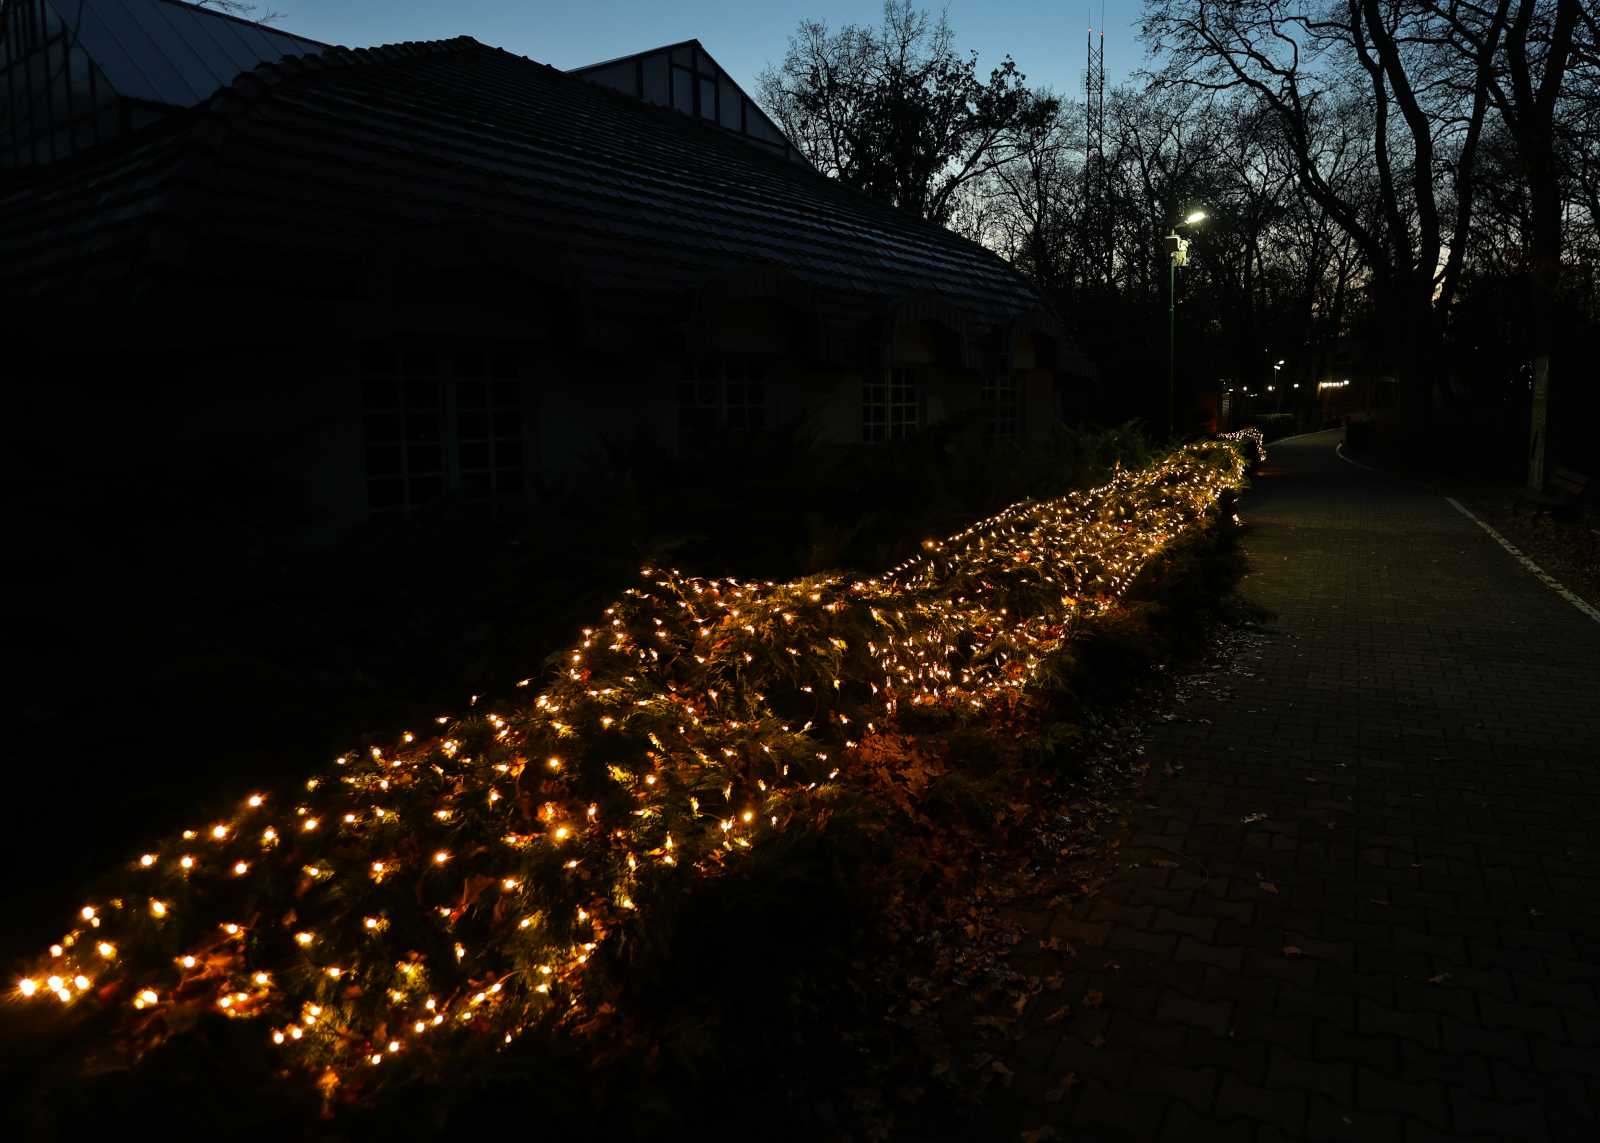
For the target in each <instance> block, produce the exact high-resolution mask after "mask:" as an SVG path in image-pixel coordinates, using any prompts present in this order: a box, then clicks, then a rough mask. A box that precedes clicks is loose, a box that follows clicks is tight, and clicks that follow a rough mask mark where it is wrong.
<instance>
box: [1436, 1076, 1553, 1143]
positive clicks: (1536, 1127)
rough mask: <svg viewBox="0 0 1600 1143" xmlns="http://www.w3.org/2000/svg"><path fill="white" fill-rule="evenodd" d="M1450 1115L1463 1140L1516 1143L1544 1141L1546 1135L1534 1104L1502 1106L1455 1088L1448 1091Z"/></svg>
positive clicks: (1541, 1118) (1541, 1119) (1498, 1102)
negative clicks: (1514, 1142) (1512, 1142)
mask: <svg viewBox="0 0 1600 1143" xmlns="http://www.w3.org/2000/svg"><path fill="white" fill-rule="evenodd" d="M1450 1111H1451V1115H1452V1117H1453V1126H1454V1127H1455V1129H1456V1131H1457V1132H1458V1133H1459V1134H1461V1135H1463V1136H1470V1135H1509V1136H1511V1137H1512V1138H1515V1139H1543V1138H1547V1137H1548V1134H1549V1133H1548V1131H1547V1130H1546V1126H1545V1120H1544V1115H1543V1114H1542V1113H1541V1112H1540V1110H1539V1105H1538V1104H1537V1103H1501V1102H1500V1101H1499V1100H1495V1099H1484V1098H1482V1097H1481V1096H1477V1095H1474V1094H1472V1093H1471V1092H1469V1091H1467V1090H1465V1089H1464V1088H1459V1087H1457V1088H1451V1089H1450Z"/></svg>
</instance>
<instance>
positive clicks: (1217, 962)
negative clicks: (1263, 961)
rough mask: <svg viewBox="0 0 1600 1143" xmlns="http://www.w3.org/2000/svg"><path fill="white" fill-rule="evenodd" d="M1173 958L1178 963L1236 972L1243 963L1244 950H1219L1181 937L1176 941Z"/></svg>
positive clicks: (1190, 938)
mask: <svg viewBox="0 0 1600 1143" xmlns="http://www.w3.org/2000/svg"><path fill="white" fill-rule="evenodd" d="M1173 957H1174V959H1176V960H1179V961H1189V962H1192V963H1195V964H1204V965H1212V966H1214V967H1216V968H1222V969H1227V970H1228V971H1230V972H1238V971H1239V967H1240V965H1241V964H1242V963H1243V961H1244V950H1243V949H1240V948H1219V947H1217V946H1216V945H1211V944H1207V943H1205V942H1204V941H1197V940H1195V939H1194V938H1193V937H1182V938H1180V939H1179V941H1178V945H1177V950H1176V951H1175V952H1174V953H1173Z"/></svg>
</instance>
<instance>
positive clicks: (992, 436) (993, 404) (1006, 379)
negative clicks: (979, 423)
mask: <svg viewBox="0 0 1600 1143" xmlns="http://www.w3.org/2000/svg"><path fill="white" fill-rule="evenodd" d="M979 394H980V398H981V400H982V402H983V409H984V412H985V414H987V416H988V418H989V440H990V443H992V444H997V445H1009V444H1016V443H1017V442H1018V441H1020V440H1021V439H1022V429H1023V422H1022V411H1023V405H1022V378H1021V377H1019V376H1018V375H1017V373H1016V371H1015V370H1011V369H1001V370H997V371H995V372H993V373H986V374H984V376H983V382H982V386H981V388H980V390H979Z"/></svg>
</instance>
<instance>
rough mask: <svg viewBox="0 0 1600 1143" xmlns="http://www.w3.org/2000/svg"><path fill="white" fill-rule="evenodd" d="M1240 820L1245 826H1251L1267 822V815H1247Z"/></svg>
mask: <svg viewBox="0 0 1600 1143" xmlns="http://www.w3.org/2000/svg"><path fill="white" fill-rule="evenodd" d="M1239 820H1240V822H1242V823H1243V824H1245V825H1249V824H1250V823H1251V822H1262V821H1266V820H1267V815H1266V814H1246V815H1245V816H1244V817H1242V818H1240V819H1239Z"/></svg>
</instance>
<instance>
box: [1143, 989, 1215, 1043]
mask: <svg viewBox="0 0 1600 1143" xmlns="http://www.w3.org/2000/svg"><path fill="white" fill-rule="evenodd" d="M1232 1012H1233V1006H1232V1004H1230V1003H1229V1002H1228V1001H1225V1000H1223V1001H1204V1000H1191V999H1189V997H1187V996H1183V995H1180V994H1179V993H1176V992H1173V991H1171V990H1168V991H1167V992H1164V993H1163V994H1162V996H1161V1000H1160V1002H1159V1003H1158V1004H1157V1005H1156V1019H1157V1020H1158V1021H1165V1022H1167V1023H1173V1024H1188V1025H1190V1026H1191V1027H1195V1028H1204V1029H1206V1030H1207V1031H1208V1032H1211V1033H1213V1034H1215V1035H1218V1036H1221V1035H1223V1034H1225V1033H1226V1032H1227V1030H1228V1020H1229V1017H1230V1016H1231V1015H1232Z"/></svg>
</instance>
